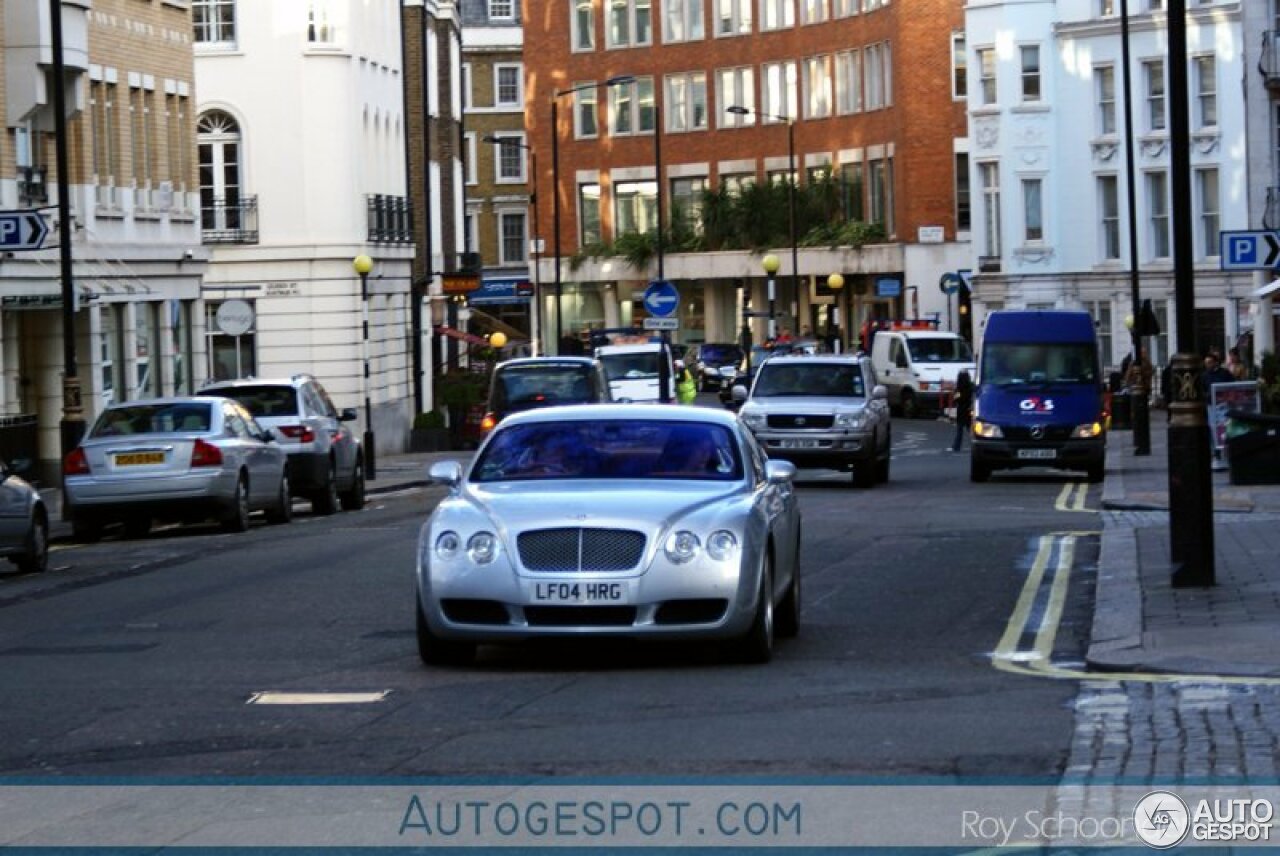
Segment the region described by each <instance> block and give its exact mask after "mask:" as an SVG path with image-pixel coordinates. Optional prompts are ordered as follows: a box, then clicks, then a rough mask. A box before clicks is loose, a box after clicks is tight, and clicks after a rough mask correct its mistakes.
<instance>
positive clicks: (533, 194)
mask: <svg viewBox="0 0 1280 856" xmlns="http://www.w3.org/2000/svg"><path fill="white" fill-rule="evenodd" d="M484 141H485V142H486V143H492V144H493V145H495V146H497V147H498V157H502V146H503V145H509V146H515V147H517V148H519V149H523V150H524V151H526V152H528V153H529V170H530V171H531V172H532V173H533V178H532V179H531V180H530V182H529V187H530V188H531V189H530V191H529V203H530V204H531V205H532V206H533V234H535V235H537V236H538V238H537V240H539V241H541V240H542V232H541V230H539V229H538V153H537V152H535V151H534V150H533V146H531V145H529V144H528V143H522V142H520V140H519V138H517V137H498V136H494V135H493V134H489V135H487V136H486V137H484ZM535 246H537V245H536V244H535ZM541 260H542V253H540V252H534V254H533V313H534V314H533V326H534V327H535V328H537V332H536V333H534V334H533V335H532V336H530V338H531V339H532V340H533V346H534V355H535V356H537V355H538V354H540V353H541V352H542V341H541V340H542V335H543V333H542V330H543V327H542V277H541V274H540V272H539V271H538V262H539V261H541Z"/></svg>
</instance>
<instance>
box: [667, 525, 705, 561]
mask: <svg viewBox="0 0 1280 856" xmlns="http://www.w3.org/2000/svg"><path fill="white" fill-rule="evenodd" d="M701 547H702V542H700V541H699V540H698V536H697V535H694V534H693V533H692V532H690V531H689V530H687V529H682V530H681V531H679V532H672V533H671V534H670V535H668V536H667V544H666V547H665V550H666V553H667V558H668V559H670V560H671V561H672V562H675V563H676V564H677V565H682V564H684V563H685V562H691V561H693V560H694V559H695V558H696V557H697V555H698V550H699V549H701Z"/></svg>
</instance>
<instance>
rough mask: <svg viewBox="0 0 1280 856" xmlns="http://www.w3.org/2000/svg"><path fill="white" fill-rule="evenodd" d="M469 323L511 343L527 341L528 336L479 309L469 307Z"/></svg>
mask: <svg viewBox="0 0 1280 856" xmlns="http://www.w3.org/2000/svg"><path fill="white" fill-rule="evenodd" d="M471 323H472V324H473V325H474V326H476V327H479V328H480V329H481V330H483V331H484V332H486V333H499V332H500V333H502V334H503V335H505V336H506V337H507V340H508V341H511V342H524V341H526V340H528V338H529V334H528V333H526V332H524V331H523V330H520V329H518V328H516V327H512V326H511V325H510V324H508V323H507V322H506V321H503V320H502V319H501V318H495V317H494V316H492V315H490V314H489V313H488V312H485V311H484V310H481V309H476V308H475V307H474V306H472V307H471Z"/></svg>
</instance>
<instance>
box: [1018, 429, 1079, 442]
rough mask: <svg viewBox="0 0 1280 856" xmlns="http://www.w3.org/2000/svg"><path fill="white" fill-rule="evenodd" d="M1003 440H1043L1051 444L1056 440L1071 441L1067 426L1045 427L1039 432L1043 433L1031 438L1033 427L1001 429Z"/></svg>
mask: <svg viewBox="0 0 1280 856" xmlns="http://www.w3.org/2000/svg"><path fill="white" fill-rule="evenodd" d="M1002 430H1003V431H1004V438H1005V439H1006V440H1043V441H1045V442H1053V441H1057V440H1069V439H1071V426H1069V425H1045V426H1043V428H1041V429H1040V430H1041V431H1042V432H1043V433H1042V434H1041V436H1039V437H1036V436H1033V434H1032V432H1033V431H1035V430H1036V429H1035V428H1034V427H1022V426H1017V427H1012V428H1003V429H1002Z"/></svg>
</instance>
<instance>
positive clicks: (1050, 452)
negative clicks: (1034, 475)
mask: <svg viewBox="0 0 1280 856" xmlns="http://www.w3.org/2000/svg"><path fill="white" fill-rule="evenodd" d="M1056 457H1058V450H1057V449H1019V450H1018V459H1019V460H1023V461H1052V460H1053V459H1054V458H1056Z"/></svg>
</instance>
